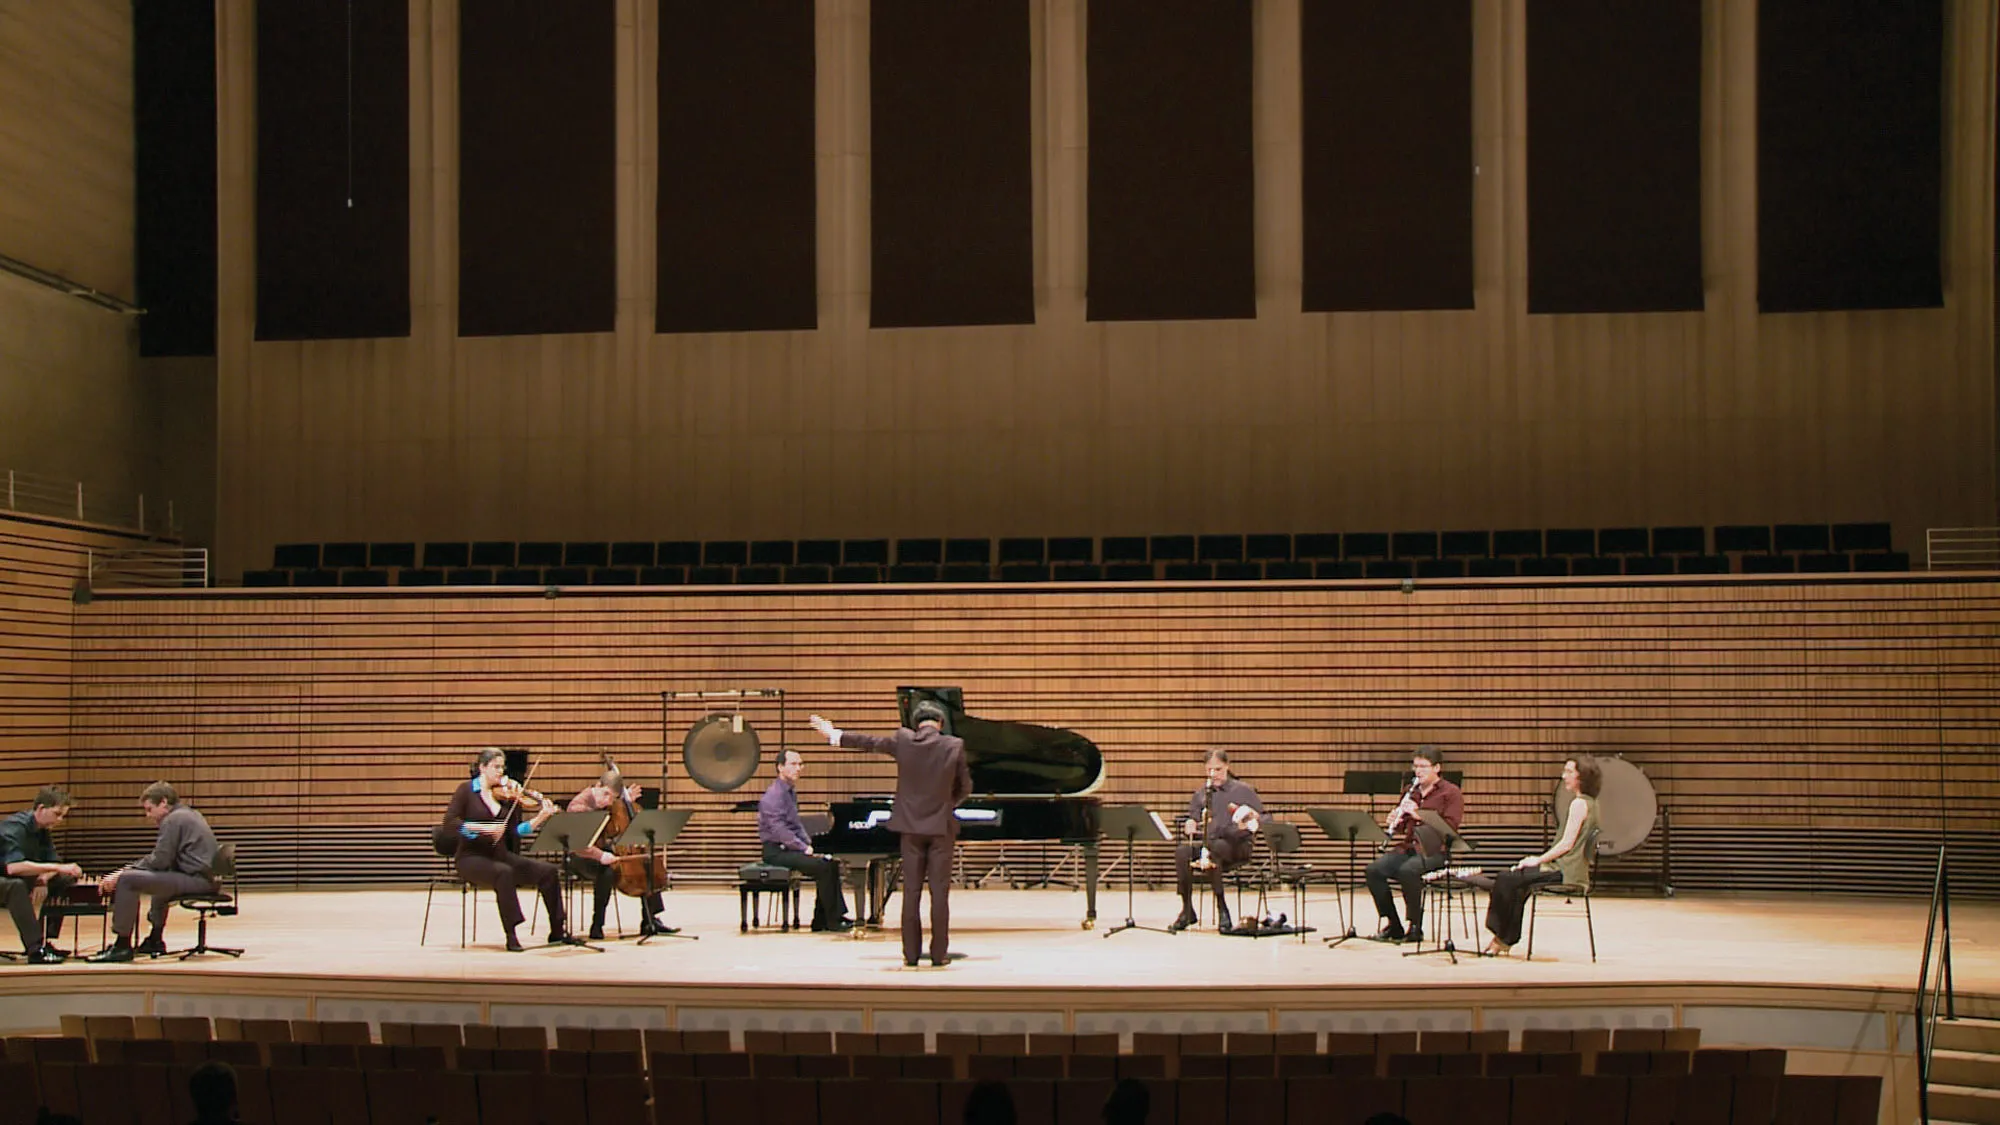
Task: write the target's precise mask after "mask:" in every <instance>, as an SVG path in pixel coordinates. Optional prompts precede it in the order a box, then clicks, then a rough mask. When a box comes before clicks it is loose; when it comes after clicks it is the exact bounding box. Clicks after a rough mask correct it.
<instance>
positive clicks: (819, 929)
mask: <svg viewBox="0 0 2000 1125" xmlns="http://www.w3.org/2000/svg"><path fill="white" fill-rule="evenodd" d="M853 928H854V923H852V922H850V921H848V920H847V919H845V918H836V919H834V920H833V921H831V922H814V923H813V924H812V932H813V933H816V934H844V933H846V932H847V931H849V930H851V929H853Z"/></svg>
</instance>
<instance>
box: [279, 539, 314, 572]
mask: <svg viewBox="0 0 2000 1125" xmlns="http://www.w3.org/2000/svg"><path fill="white" fill-rule="evenodd" d="M271 565H272V566H273V567H275V568H276V569H278V570H318V569H319V544H317V543H280V544H278V545H277V546H276V547H273V548H272V549H271Z"/></svg>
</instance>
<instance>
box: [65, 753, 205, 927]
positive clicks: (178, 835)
mask: <svg viewBox="0 0 2000 1125" xmlns="http://www.w3.org/2000/svg"><path fill="white" fill-rule="evenodd" d="M139 808H140V810H141V811H142V812H144V813H145V814H146V819H147V820H150V821H152V822H153V823H154V824H156V825H158V826H159V829H160V834H159V836H158V837H156V838H155V840H154V843H153V850H152V852H151V854H149V855H147V856H146V858H144V859H142V860H140V861H139V862H137V863H134V864H133V865H132V866H130V867H127V868H125V869H124V870H122V871H114V872H112V873H111V874H109V875H106V876H105V877H104V879H103V880H102V882H101V884H100V885H101V886H102V887H103V888H104V893H105V894H107V895H111V896H112V899H111V929H112V931H113V932H114V933H116V934H117V935H118V940H117V941H115V942H113V943H112V945H111V948H109V949H105V950H101V951H99V952H98V953H96V954H94V955H92V957H91V958H90V959H91V960H92V961H96V962H104V961H130V960H131V959H132V958H133V956H134V955H135V954H141V953H143V954H147V955H149V956H153V957H158V956H160V955H161V954H163V953H165V952H166V951H167V941H166V932H167V911H168V910H169V909H171V908H172V907H173V904H174V897H175V896H176V895H191V894H199V893H201V892H203V891H211V890H214V889H215V876H214V875H213V874H211V871H212V870H213V868H214V866H215V853H216V850H217V845H216V842H215V833H214V832H212V831H210V830H209V827H208V821H207V819H206V818H204V817H203V816H202V815H201V814H200V813H198V812H196V811H194V810H193V809H191V808H189V807H187V806H186V805H183V804H181V795H180V793H179V792H177V791H176V790H175V789H174V787H173V786H171V785H169V784H167V783H166V782H164V781H156V782H154V783H153V784H151V785H149V786H147V787H146V791H145V792H144V793H141V794H140V795H139ZM141 894H150V895H152V896H153V901H152V905H151V906H149V907H148V908H147V910H146V921H147V922H148V923H149V924H150V925H151V927H152V928H151V929H150V930H149V931H148V932H147V934H146V940H145V941H142V942H140V943H139V944H138V945H137V946H136V947H135V946H134V945H133V944H132V935H133V934H135V933H137V932H138V930H139V896H140V895H141Z"/></svg>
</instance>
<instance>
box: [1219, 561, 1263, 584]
mask: <svg viewBox="0 0 2000 1125" xmlns="http://www.w3.org/2000/svg"><path fill="white" fill-rule="evenodd" d="M1215 577H1216V580H1217V581H1221V582H1259V581H1262V580H1263V578H1264V564H1263V563H1253V562H1219V563H1216V564H1215Z"/></svg>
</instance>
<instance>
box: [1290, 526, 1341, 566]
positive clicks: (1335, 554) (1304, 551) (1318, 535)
mask: <svg viewBox="0 0 2000 1125" xmlns="http://www.w3.org/2000/svg"><path fill="white" fill-rule="evenodd" d="M1340 545H1341V544H1340V533H1339V532H1332V531H1315V532H1308V533H1306V534H1304V535H1296V536H1293V537H1292V557H1293V558H1295V559H1304V560H1307V561H1309V562H1318V561H1320V560H1322V559H1326V560H1332V559H1337V558H1339V557H1340Z"/></svg>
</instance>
